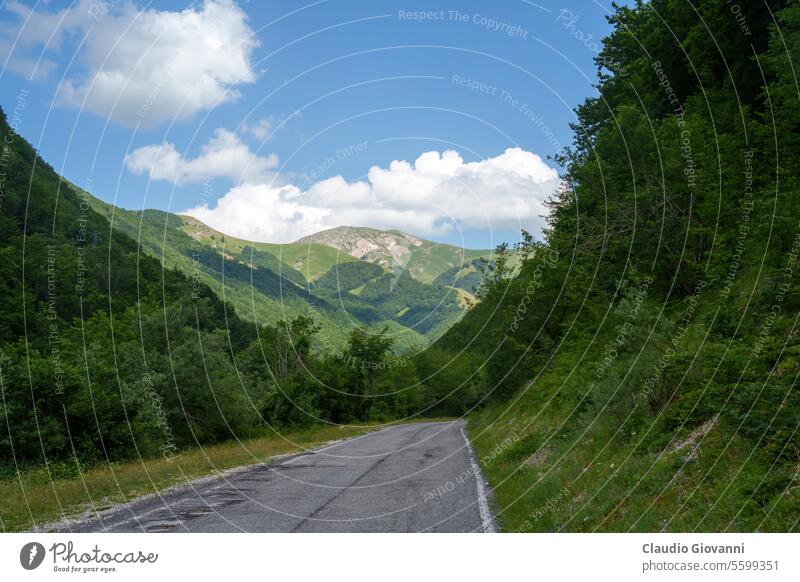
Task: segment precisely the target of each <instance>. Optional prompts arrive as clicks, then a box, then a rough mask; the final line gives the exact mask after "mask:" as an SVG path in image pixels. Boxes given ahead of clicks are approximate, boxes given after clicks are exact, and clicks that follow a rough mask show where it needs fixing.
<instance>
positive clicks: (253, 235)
mask: <svg viewBox="0 0 800 582" xmlns="http://www.w3.org/2000/svg"><path fill="white" fill-rule="evenodd" d="M273 160H274V157H273V156H270V157H267V158H260V157H258V156H255V155H254V154H253V153H252V152H251V151H250V150H249V149H248V148H247V146H246V145H245V144H243V143H242V142H241V141H240V140H239V139H238V138H237V137H236V136H235V135H233V134H230V133H229V132H226V131H225V130H221V129H218V130H217V132H216V133H215V134H214V137H213V138H212V139H211V140H210V141H209V143H207V144H206V145H205V146H203V148H202V151H201V153H200V155H199V156H198V157H197V158H194V159H185V158H183V157H182V156H181V155H180V154H179V153H178V152H177V151H176V150H175V147H174V146H173V145H172V144H162V145H160V146H147V147H144V148H140V149H139V150H136V151H135V152H134V153H133V154H131V156H129V157H128V159H127V165H128V168H129V169H130V170H131V171H133V172H135V173H139V174H141V173H148V174H149V176H150V178H151V179H153V180H165V181H168V182H171V183H173V184H181V183H187V182H200V181H204V180H207V179H213V178H216V177H223V178H228V179H231V180H233V181H234V183H236V185H235V186H234V187H233V188H232V189H230V190H229V191H228V192H227V193H226V194H224V195H223V196H222V197H220V198H219V199H218V200H216V202H214V203H212V204H201V205H199V206H195V207H194V208H189V209H187V210H185V211H184V212H183V213H184V214H189V215H191V216H194V217H196V218H198V219H199V220H201V221H203V222H205V223H206V224H208V225H209V226H211V227H213V228H216V229H218V230H220V231H222V232H225V233H227V234H230V235H233V236H237V237H240V238H244V239H248V240H255V241H262V242H291V241H293V240H296V239H298V238H300V237H302V236H306V235H308V234H312V233H315V232H318V231H320V230H324V229H326V228H333V227H335V226H340V225H349V226H371V227H375V228H399V229H402V230H406V231H409V232H412V233H414V234H418V235H420V236H441V235H444V234H447V233H448V232H450V231H452V230H453V229H454V228H462V229H472V228H474V229H514V230H516V229H519V228H526V229H528V230H530V231H531V232H533V233H539V232H541V228H542V226H543V219H542V216H543V215H545V214H546V213H547V209H546V207H545V206H544V202H545V201H546V200H547V199H548V198H549V196H550V195H551V194H552V193H553V192H554V191H555V190H556V188H557V187H558V185H559V182H560V179H559V176H558V173H557V172H556V170H555V169H553V168H551V167H549V166H548V165H547V164H546V163H545V162H544V161H543V160H542V159H541V158H540V157H539V156H537V155H536V154H533V153H531V152H528V151H525V150H522V149H520V148H509V149H507V150H506V151H505V152H503V153H502V154H500V155H498V156H496V157H493V158H487V159H484V160H480V161H477V162H465V161H464V159H463V158H462V157H461V155H459V154H458V153H457V152H455V151H453V150H447V151H444V152H437V151H431V152H426V153H423V154H422V155H420V156H419V157H418V158H417V159H416V161H414V162H413V163H410V162H407V161H400V160H396V161H393V162H391V163H390V164H389V167H388V168H382V167H379V166H373V167H372V168H371V169H370V170H369V172H368V174H367V179H366V180H356V181H348V180H346V179H345V178H343V177H342V176H334V177H332V178H328V179H325V180H320V181H318V182H314V183H312V184H311V185H309V186H307V187H300V186H297V185H294V184H291V183H287V180H284V179H283V177H282V176H281V175H279V174H277V173H275V172H274V171H273V168H274V164H273V163H272V162H273ZM275 161H276V160H275Z"/></svg>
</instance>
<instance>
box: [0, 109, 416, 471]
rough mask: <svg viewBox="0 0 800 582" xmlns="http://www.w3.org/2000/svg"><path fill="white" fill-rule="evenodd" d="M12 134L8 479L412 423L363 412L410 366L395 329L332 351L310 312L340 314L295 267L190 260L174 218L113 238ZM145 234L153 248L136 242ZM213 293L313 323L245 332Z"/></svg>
mask: <svg viewBox="0 0 800 582" xmlns="http://www.w3.org/2000/svg"><path fill="white" fill-rule="evenodd" d="M0 134H2V135H3V136H4V140H5V144H4V145H5V146H7V147H6V149H4V152H3V161H4V171H5V174H4V176H3V178H4V180H3V182H2V198H0V201H1V202H2V213H1V214H0V272H2V276H1V277H0V396H2V398H0V425H2V426H3V431H2V433H0V475H3V476H6V477H7V476H10V475H13V474H15V473H16V471H17V470H19V469H20V468H25V467H27V466H32V465H41V464H46V465H47V466H48V467H52V470H53V471H58V472H60V473H59V474H61V473H63V472H66V473H65V474H71V475H77V470H78V468H79V467H87V466H91V465H93V464H97V463H104V462H106V461H118V460H123V459H128V458H139V457H150V456H156V455H163V456H165V457H170V456H172V455H174V454H176V453H177V452H178V451H180V450H182V449H185V448H187V447H192V446H197V445H200V444H205V443H212V442H218V441H225V440H231V439H241V438H246V437H249V436H253V435H258V434H262V433H264V432H265V431H270V430H273V429H278V430H285V429H289V428H296V427H303V426H307V425H310V424H313V423H320V422H335V423H346V422H349V421H364V420H368V419H372V418H394V417H397V416H401V415H405V414H407V413H409V412H410V409H411V408H412V405H413V404H414V403H413V401H412V397H411V396H409V395H402V394H401V395H398V396H396V397H394V396H393V397H389V398H384V399H382V400H381V402H380V403H376V401H374V400H371V399H368V398H364V396H365V395H366V394H368V393H371V392H373V391H375V392H377V391H379V390H380V391H391V390H390V389H388V388H387V386H391V385H394V377H393V374H394V369H395V368H396V367H397V364H396V362H395V360H397V361H405V360H403V359H402V358H400V357H399V356H397V355H394V354H393V353H392V348H393V347H394V345H395V344H396V342H397V338H396V336H395V335H392V331H393V330H392V328H391V326H390V325H389V324H386V326H385V327H378V328H376V329H371V328H370V327H369V326H368V325H364V326H362V327H358V326H354V327H352V328H351V331H346V330H345V331H342V330H339V332H340V333H342V334H343V335H344V340H343V341H335V340H334V339H333V338H331V337H330V336H329V335H328V334H326V330H325V329H324V328H323V327H322V326H321V325H320V324H319V322H318V319H319V318H318V317H316V314H315V311H314V310H315V309H318V311H319V312H323V310H324V309H327V308H330V309H333V307H332V304H331V303H328V302H326V301H325V300H324V299H320V298H318V297H316V296H314V295H313V294H308V292H307V290H306V285H307V282H306V280H305V279H304V278H303V276H302V275H301V274H300V273H299V272H297V271H292V270H291V268H290V267H288V266H286V265H283V266H282V267H280V268H279V269H278V272H277V273H276V271H274V270H273V269H272V268H278V266H277V265H276V259H275V258H274V257H273V256H272V255H271V254H263V255H262V254H261V252H262V251H256V250H255V249H242V250H241V252H240V253H239V254H240V256H239V258H238V260H237V258H236V257H227V258H226V257H223V255H222V254H220V253H221V252H224V251H222V250H221V249H214V248H213V247H212V246H208V245H197V246H192V245H191V240H192V239H191V238H190V237H189V236H188V235H186V234H185V233H183V232H182V231H181V230H180V229H172V228H165V227H166V226H169V223H168V222H165V221H168V220H169V219H170V217H171V215H167V214H165V213H158V212H148V213H145V214H144V215H141V214H140V213H127V212H126V211H121V210H119V209H117V214H116V215H115V216H114V220H115V227H114V228H112V225H111V224H110V223H109V222H108V220H107V219H106V218H105V216H103V215H102V214H100V213H98V212H97V211H95V210H94V208H95V207H98V205H99V204H100V203H99V202H98V201H97V200H94V199H92V198H91V197H90V195H89V194H88V193H86V192H82V191H80V190H78V189H76V188H74V187H73V186H72V185H71V184H70V183H69V182H67V181H65V180H63V179H62V178H61V177H60V176H58V175H57V174H56V173H55V172H54V171H53V169H52V168H51V167H50V166H49V165H48V164H47V163H46V162H44V161H43V160H42V159H41V158H39V157H38V154H37V153H36V151H35V150H34V149H33V148H32V147H31V146H30V145H29V144H28V143H27V142H25V141H24V140H23V139H22V138H21V137H19V136H18V135H17V134H16V133H15V132H14V131H13V130H12V128H11V127H9V124H8V123H7V120H6V118H5V115H4V114H3V115H0ZM101 209H102V208H101ZM106 210H107V208H106ZM142 217H143V220H139V219H140V218H142ZM121 227H123V228H121ZM133 229H139V231H138V234H139V236H138V238H139V239H140V240H142V242H143V244H144V248H143V247H142V246H139V244H137V242H136V241H135V240H134V239H133V238H131V237H130V236H128V235H127V234H125V231H126V230H129V231H130V232H134V230H133ZM159 237H160V239H161V240H162V242H161V244H158V243H157V242H156V241H158V240H159ZM148 245H150V246H149V247H148ZM151 255H155V256H159V259H161V260H163V261H164V264H163V265H162V264H161V263H160V262H159V260H157V259H156V258H154V256H151ZM345 264H346V263H345ZM270 267H272V268H270ZM372 267H374V266H373V265H368V268H372ZM223 274H224V277H225V278H227V280H226V285H225V287H224V288H223V287H222V286H221V284H219V281H221V280H222V275H223ZM217 277H218V278H217ZM236 283H238V285H236ZM209 284H215V285H217V289H218V290H220V291H222V292H224V293H227V294H230V292H231V290H233V291H236V292H243V291H242V289H245V288H246V289H251V290H252V291H251V292H252V293H257V292H263V293H264V294H270V293H272V294H274V293H279V295H278V297H280V293H283V295H284V296H285V297H286V298H287V303H288V304H290V305H299V304H301V303H305V305H306V306H307V311H305V312H301V311H300V310H299V308H298V310H297V311H296V312H295V313H294V314H292V313H288V314H287V315H286V317H285V319H278V320H277V321H275V320H271V321H270V323H271V324H270V325H267V324H265V323H263V322H254V321H246V320H244V319H242V318H241V317H239V316H238V315H237V313H236V310H235V309H234V308H233V306H232V305H231V304H230V303H224V302H223V301H222V300H221V299H220V297H219V296H218V295H217V294H215V293H214V291H213V290H212V289H211V288H210V287H209ZM265 296H266V295H265ZM226 298H228V297H226ZM232 299H234V300H236V299H239V300H241V297H238V298H237V296H236V294H235V293H234V294H233V297H232ZM353 299H356V297H355V296H354V297H353ZM251 301H252V299H251ZM293 301H294V303H292V302H293ZM346 321H347V320H346V318H345V317H343V318H342V322H346ZM378 321H381V318H380V317H378V316H376V323H377V322H378ZM312 346H316V348H312ZM379 372H380V373H381V378H379V377H378V375H379ZM326 386H333V387H338V390H330V389H328V388H326Z"/></svg>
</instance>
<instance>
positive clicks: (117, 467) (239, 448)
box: [0, 425, 373, 531]
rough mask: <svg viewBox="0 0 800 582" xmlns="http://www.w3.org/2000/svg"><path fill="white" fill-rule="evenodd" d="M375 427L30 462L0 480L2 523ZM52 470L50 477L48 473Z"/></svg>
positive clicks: (110, 500)
mask: <svg viewBox="0 0 800 582" xmlns="http://www.w3.org/2000/svg"><path fill="white" fill-rule="evenodd" d="M372 428H373V427H372V426H369V425H364V426H347V427H338V426H330V425H325V426H319V427H315V428H312V429H309V430H305V431H302V432H293V433H289V434H286V435H278V434H276V433H275V434H271V435H269V436H264V437H261V438H256V439H252V440H247V441H243V442H235V441H232V442H227V443H223V444H218V445H212V446H207V447H202V448H196V449H190V450H187V451H183V452H181V453H180V454H179V455H177V456H176V457H175V458H173V459H171V460H170V461H167V460H165V459H163V458H160V457H159V458H154V459H144V460H139V461H129V462H125V463H113V464H107V465H104V466H100V467H94V468H90V469H88V470H85V471H79V470H78V468H77V466H76V465H75V463H74V462H73V463H67V464H63V465H54V466H51V472H50V474H48V471H47V469H45V468H43V467H41V468H33V469H27V470H23V471H21V472H20V474H19V475H16V476H13V477H8V478H5V479H3V480H1V481H0V500H2V501H0V528H2V530H3V531H26V530H31V529H33V528H34V527H41V526H42V525H44V524H47V523H49V522H53V521H55V520H58V519H61V518H63V517H67V516H75V515H79V514H81V513H83V512H85V511H88V510H103V509H107V508H109V507H111V506H113V505H115V504H118V503H124V502H126V501H130V500H131V499H133V498H136V497H139V496H142V495H146V494H151V493H155V492H158V491H163V490H164V489H167V488H169V487H172V486H175V485H180V484H182V483H185V482H186V481H187V480H190V479H195V478H198V477H204V476H208V475H213V474H214V473H218V472H220V471H225V470H226V469H231V468H233V467H239V466H243V465H250V464H253V463H259V462H264V461H268V460H270V459H271V458H273V457H274V456H275V455H279V454H285V453H293V452H298V451H302V450H305V449H308V448H313V447H318V446H320V445H322V444H323V443H325V442H327V441H331V440H337V439H343V438H349V437H353V436H357V435H359V434H363V433H365V432H368V431H369V430H371V429H372ZM51 475H52V479H51Z"/></svg>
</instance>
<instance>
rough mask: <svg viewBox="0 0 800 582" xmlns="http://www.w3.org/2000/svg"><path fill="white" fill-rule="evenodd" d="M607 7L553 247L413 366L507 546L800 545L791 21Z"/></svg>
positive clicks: (533, 248)
mask: <svg viewBox="0 0 800 582" xmlns="http://www.w3.org/2000/svg"><path fill="white" fill-rule="evenodd" d="M736 8H737V12H735V13H734V12H733V11H732V10H731V8H730V3H725V2H703V3H699V4H698V3H693V4H687V3H685V2H673V1H671V0H654V1H653V2H647V3H645V2H637V3H636V4H635V5H634V6H630V7H626V6H620V7H617V8H616V9H615V11H614V14H613V16H611V18H610V21H611V23H612V25H613V26H614V32H613V33H612V34H611V35H610V36H609V37H608V38H607V39H606V40H605V41H604V43H603V46H602V50H601V51H600V53H599V55H598V57H597V65H598V70H599V84H598V92H599V94H598V95H597V96H596V97H592V98H589V99H587V100H586V101H585V102H584V103H583V104H582V105H580V106H579V107H578V108H577V110H576V114H577V121H576V123H575V125H574V130H575V136H576V137H575V140H574V143H573V146H572V147H571V148H570V149H568V150H567V151H565V152H564V154H563V156H562V157H561V158H560V159H559V162H560V163H561V164H562V166H563V177H564V187H563V188H562V189H561V191H560V192H559V193H558V195H557V196H555V197H554V198H553V199H552V201H551V203H550V209H551V214H550V216H549V225H548V229H547V232H546V238H545V241H544V242H543V243H541V244H540V243H535V242H533V241H532V240H530V239H529V238H527V239H523V242H522V244H521V256H522V257H523V258H522V261H523V263H522V266H521V269H520V272H519V274H518V275H517V276H513V275H511V274H508V273H504V272H503V269H500V270H498V271H496V272H495V277H494V282H493V283H492V284H491V285H489V286H488V287H487V288H485V289H484V291H483V301H482V302H481V303H480V304H478V305H477V306H476V307H475V308H474V309H472V311H471V312H470V313H469V314H468V315H467V316H466V317H465V318H463V319H462V320H461V321H460V322H459V323H458V324H456V325H455V326H454V327H453V328H452V329H451V330H450V331H449V332H448V333H447V334H445V336H444V337H442V338H441V339H440V340H439V341H438V342H437V343H436V344H435V345H434V346H433V347H431V348H430V349H429V350H427V351H426V352H425V353H424V354H422V355H421V356H420V357H419V358H417V360H416V365H417V368H418V369H419V370H420V371H421V372H422V373H420V374H419V375H420V377H421V378H427V380H425V385H426V386H427V389H428V391H429V392H431V393H436V394H439V395H440V396H441V398H442V400H441V404H440V409H441V410H442V411H459V410H466V409H469V410H473V411H474V414H473V416H472V417H471V419H472V420H471V436H472V437H473V438H474V439H476V441H477V447H478V452H479V455H480V456H482V457H483V465H484V469H485V470H486V472H487V475H488V477H489V480H490V484H491V485H492V486H493V487H494V493H495V496H496V501H497V505H498V511H499V518H500V520H501V521H502V523H503V525H504V527H505V528H506V529H507V530H521V531H534V530H536V531H554V530H581V531H584V530H585V531H591V530H617V531H626V530H641V531H659V530H661V529H664V530H687V531H688V530H694V529H699V530H704V531H708V530H714V531H726V530H755V529H763V530H779V531H791V530H795V531H796V530H797V528H798V527H800V522H799V521H798V515H800V472H799V471H800V392H799V391H798V386H797V379H798V374H799V373H800V336H798V329H797V317H798V313H799V311H798V310H799V309H800V288H799V287H798V258H799V257H800V189H799V188H798V178H800V164H798V151H800V149H799V148H798V140H800V105H798V104H800V93H799V92H798V84H797V79H796V77H795V72H796V71H795V68H794V67H795V65H794V64H793V63H797V62H800V4H798V3H797V2H766V3H760V2H753V3H741V4H739V5H737V6H736Z"/></svg>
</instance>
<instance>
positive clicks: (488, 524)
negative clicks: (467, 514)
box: [459, 427, 494, 533]
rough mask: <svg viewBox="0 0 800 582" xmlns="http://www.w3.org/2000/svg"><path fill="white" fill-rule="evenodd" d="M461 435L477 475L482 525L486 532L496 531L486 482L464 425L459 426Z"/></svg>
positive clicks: (476, 482) (476, 483) (474, 472)
mask: <svg viewBox="0 0 800 582" xmlns="http://www.w3.org/2000/svg"><path fill="white" fill-rule="evenodd" d="M459 430H461V436H463V437H464V442H465V443H467V456H468V457H469V462H470V463H471V464H472V474H473V475H475V486H476V487H477V489H478V511H480V514H481V525H482V526H483V532H484V533H494V521H493V520H492V512H491V511H490V510H489V503H488V501H486V489H487V487H486V484H485V483H484V481H483V475H482V474H481V468H480V467H479V466H478V463H477V461H476V460H475V452H474V451H473V449H472V444H471V443H470V442H469V439H468V438H467V433H465V432H464V427H459Z"/></svg>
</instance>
